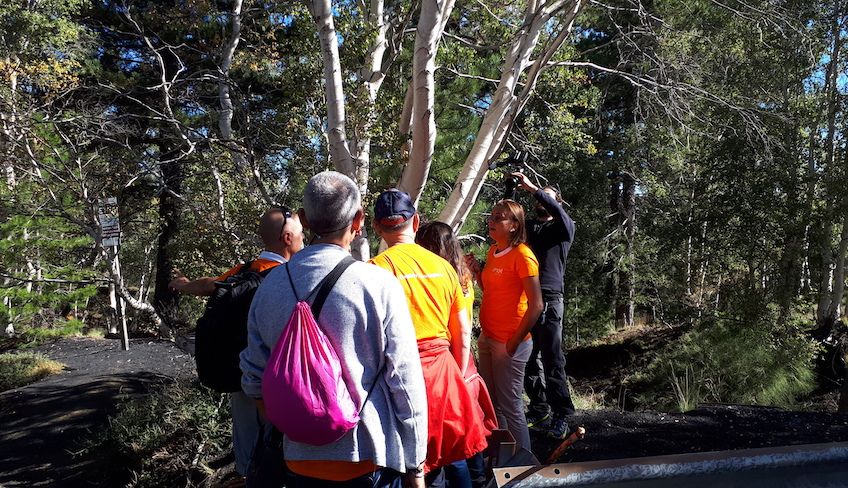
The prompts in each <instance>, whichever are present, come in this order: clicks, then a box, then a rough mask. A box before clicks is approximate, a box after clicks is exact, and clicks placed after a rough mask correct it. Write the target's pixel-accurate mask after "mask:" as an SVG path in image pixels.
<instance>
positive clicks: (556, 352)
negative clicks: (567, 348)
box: [524, 290, 574, 416]
mask: <svg viewBox="0 0 848 488" xmlns="http://www.w3.org/2000/svg"><path fill="white" fill-rule="evenodd" d="M542 298H543V299H544V302H545V307H544V309H543V311H542V315H541V316H540V317H539V321H538V322H537V323H536V325H535V326H533V330H531V331H530V334H531V335H532V336H533V352H531V353H530V359H529V360H528V361H527V366H526V368H525V370H524V389H525V390H526V391H527V396H528V397H530V407H529V408H528V413H529V414H532V415H537V416H543V415H545V414H547V413H549V412H553V414H555V415H572V414H573V413H574V403H573V402H572V401H571V394H570V393H569V391H568V377H567V376H566V374H565V352H564V351H563V350H562V311H563V305H562V294H560V293H557V292H550V291H546V290H542Z"/></svg>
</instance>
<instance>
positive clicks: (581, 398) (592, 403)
mask: <svg viewBox="0 0 848 488" xmlns="http://www.w3.org/2000/svg"><path fill="white" fill-rule="evenodd" d="M571 400H572V401H573V402H574V408H576V409H577V410H600V409H603V408H606V404H605V403H604V395H603V394H602V393H595V390H593V389H592V388H591V387H590V388H587V389H586V390H583V391H581V390H578V389H574V388H572V389H571Z"/></svg>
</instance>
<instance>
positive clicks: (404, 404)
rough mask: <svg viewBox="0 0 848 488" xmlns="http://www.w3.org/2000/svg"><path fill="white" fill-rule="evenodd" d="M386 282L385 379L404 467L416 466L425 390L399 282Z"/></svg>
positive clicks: (423, 440)
mask: <svg viewBox="0 0 848 488" xmlns="http://www.w3.org/2000/svg"><path fill="white" fill-rule="evenodd" d="M392 285H395V286H391V285H389V284H387V285H386V287H385V289H386V304H387V313H386V319H385V323H384V324H383V325H384V327H385V331H386V352H385V354H386V358H385V359H386V371H385V373H384V374H385V381H386V385H388V387H389V393H390V398H389V401H390V402H391V403H392V405H393V407H394V411H395V415H396V417H397V420H398V425H399V428H400V437H401V439H402V442H403V450H404V459H406V460H407V461H406V468H407V469H414V468H416V467H418V465H420V464H421V463H422V462H424V458H425V457H426V455H427V392H426V390H425V388H424V374H423V372H422V371H421V359H420V356H419V355H418V342H417V341H416V340H415V328H414V327H413V325H412V319H411V318H410V315H409V309H408V307H407V301H406V296H405V295H404V293H403V290H402V289H401V287H400V285H399V284H397V283H396V282H395V283H392Z"/></svg>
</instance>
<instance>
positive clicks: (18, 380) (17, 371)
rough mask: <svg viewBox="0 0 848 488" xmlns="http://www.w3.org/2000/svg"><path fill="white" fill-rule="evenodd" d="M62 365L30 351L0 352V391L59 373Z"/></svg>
mask: <svg viewBox="0 0 848 488" xmlns="http://www.w3.org/2000/svg"><path fill="white" fill-rule="evenodd" d="M63 367H64V366H63V365H62V364H60V363H57V362H56V361H53V360H51V359H47V358H46V357H44V356H43V355H41V354H36V353H32V352H13V353H4V354H0V392H3V391H6V390H11V389H13V388H18V387H21V386H24V385H28V384H30V383H33V382H36V381H38V380H40V379H42V378H45V377H47V376H49V375H51V374H56V373H59V372H60V371H62V368H63Z"/></svg>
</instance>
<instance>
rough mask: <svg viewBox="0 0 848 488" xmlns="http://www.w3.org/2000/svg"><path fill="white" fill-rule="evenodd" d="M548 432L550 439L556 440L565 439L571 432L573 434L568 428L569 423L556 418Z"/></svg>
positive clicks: (561, 418) (562, 418) (563, 419)
mask: <svg viewBox="0 0 848 488" xmlns="http://www.w3.org/2000/svg"><path fill="white" fill-rule="evenodd" d="M547 430H548V437H553V438H554V439H565V438H566V437H568V434H569V432H571V431H570V430H569V428H568V422H567V421H566V420H565V418H564V417H554V418H553V419H552V420H551V422H550V426H549V427H548V429H547Z"/></svg>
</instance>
